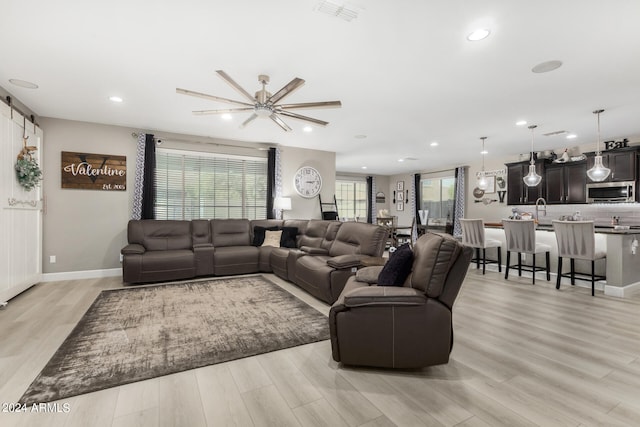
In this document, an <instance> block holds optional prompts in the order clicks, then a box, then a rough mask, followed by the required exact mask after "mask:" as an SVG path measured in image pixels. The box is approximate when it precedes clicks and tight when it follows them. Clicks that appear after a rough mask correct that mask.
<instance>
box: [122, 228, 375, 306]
mask: <svg viewBox="0 0 640 427" xmlns="http://www.w3.org/2000/svg"><path fill="white" fill-rule="evenodd" d="M256 227H263V231H264V229H266V228H279V229H284V228H287V227H293V228H295V229H296V230H297V233H296V235H295V240H294V241H295V247H291V248H288V247H272V246H254V245H253V244H252V243H254V237H255V232H256V230H257V229H256ZM291 230H292V229H291V228H289V231H291ZM127 236H128V242H129V244H128V245H127V246H125V247H124V248H123V249H122V254H123V256H124V257H123V263H122V278H123V281H124V282H127V283H132V284H135V283H146V282H157V281H167V280H179V279H189V278H193V277H201V276H227V275H234V274H246V273H259V272H268V273H270V272H273V273H274V274H276V275H277V276H279V277H281V278H283V279H285V280H288V281H290V282H293V283H294V284H296V285H298V286H299V287H301V288H303V289H304V290H306V291H307V292H309V293H310V294H312V295H313V296H315V297H316V298H318V299H320V300H322V301H325V302H327V303H328V304H332V303H333V302H334V301H336V300H337V299H338V297H339V296H340V293H341V292H342V289H343V288H344V286H345V284H346V282H347V279H348V278H349V277H350V276H352V275H353V274H354V272H355V269H356V268H357V267H359V266H360V265H361V260H362V259H363V258H366V257H379V256H382V253H383V251H384V247H385V243H386V230H385V229H384V228H383V227H379V226H377V225H373V224H366V223H357V222H345V223H342V222H339V221H328V220H314V219H311V220H248V219H212V220H192V221H171V220H131V221H129V224H128V229H127ZM291 246H294V245H291Z"/></svg>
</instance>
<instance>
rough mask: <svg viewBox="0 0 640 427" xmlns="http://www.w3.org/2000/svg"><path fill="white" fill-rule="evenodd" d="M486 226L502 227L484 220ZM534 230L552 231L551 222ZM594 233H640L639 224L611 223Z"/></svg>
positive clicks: (542, 224) (597, 227) (598, 227)
mask: <svg viewBox="0 0 640 427" xmlns="http://www.w3.org/2000/svg"><path fill="white" fill-rule="evenodd" d="M484 226H485V227H486V228H502V223H500V222H486V223H485V224H484ZM536 230H540V231H553V224H551V223H550V222H549V223H547V222H544V223H540V224H538V225H537V226H536ZM596 233H603V234H640V226H633V225H632V226H630V228H628V229H616V228H614V226H613V225H597V224H596Z"/></svg>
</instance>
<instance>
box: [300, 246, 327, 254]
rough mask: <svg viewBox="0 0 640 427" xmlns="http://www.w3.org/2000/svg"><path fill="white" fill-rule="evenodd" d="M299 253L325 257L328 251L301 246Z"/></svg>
mask: <svg viewBox="0 0 640 427" xmlns="http://www.w3.org/2000/svg"><path fill="white" fill-rule="evenodd" d="M300 250H301V251H303V252H306V253H308V254H309V255H327V254H329V250H328V249H325V248H314V247H313V246H302V247H301V248H300Z"/></svg>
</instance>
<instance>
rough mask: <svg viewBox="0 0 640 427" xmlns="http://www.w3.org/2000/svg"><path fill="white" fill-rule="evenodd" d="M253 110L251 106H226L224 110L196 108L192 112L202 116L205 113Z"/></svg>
mask: <svg viewBox="0 0 640 427" xmlns="http://www.w3.org/2000/svg"><path fill="white" fill-rule="evenodd" d="M253 110H254V108H253V107H246V108H228V109H226V110H196V111H192V113H193V114H195V115H196V116H204V115H207V114H225V113H239V112H242V111H253Z"/></svg>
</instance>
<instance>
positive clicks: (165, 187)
mask: <svg viewBox="0 0 640 427" xmlns="http://www.w3.org/2000/svg"><path fill="white" fill-rule="evenodd" d="M155 190H156V200H155V205H154V207H155V216H156V218H157V219H185V220H190V219H198V218H207V219H209V218H248V219H265V218H266V217H267V159H266V158H260V157H241V156H231V155H221V154H211V153H198V152H192V151H179V150H169V149H157V151H156V173H155Z"/></svg>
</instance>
